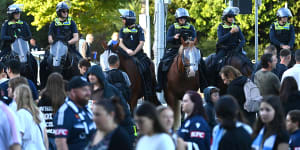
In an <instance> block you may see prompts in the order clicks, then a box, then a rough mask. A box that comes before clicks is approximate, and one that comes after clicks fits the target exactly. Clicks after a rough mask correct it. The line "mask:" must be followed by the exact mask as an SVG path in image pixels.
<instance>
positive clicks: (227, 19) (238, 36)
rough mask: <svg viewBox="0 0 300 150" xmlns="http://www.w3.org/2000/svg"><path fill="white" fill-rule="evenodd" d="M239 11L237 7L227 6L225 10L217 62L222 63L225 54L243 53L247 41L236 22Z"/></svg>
mask: <svg viewBox="0 0 300 150" xmlns="http://www.w3.org/2000/svg"><path fill="white" fill-rule="evenodd" d="M239 11H240V10H239V8H237V7H227V8H226V9H225V10H224V11H223V14H222V21H223V22H222V23H220V24H219V26H218V42H217V51H216V60H215V63H220V62H221V60H222V59H223V58H224V56H227V55H230V54H239V53H242V48H243V46H244V45H245V42H246V41H245V37H244V35H243V33H242V31H241V29H240V27H239V26H238V25H236V24H235V16H236V15H237V14H238V13H239Z"/></svg>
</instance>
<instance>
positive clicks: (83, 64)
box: [78, 58, 91, 76]
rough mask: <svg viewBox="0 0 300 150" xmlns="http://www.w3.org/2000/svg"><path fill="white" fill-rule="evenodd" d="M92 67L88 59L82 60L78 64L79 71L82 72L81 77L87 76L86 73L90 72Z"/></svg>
mask: <svg viewBox="0 0 300 150" xmlns="http://www.w3.org/2000/svg"><path fill="white" fill-rule="evenodd" d="M90 67H91V63H90V62H89V61H88V60H87V59H84V58H82V59H80V60H79V63H78V69H79V72H80V75H82V76H86V72H87V71H88V70H89V68H90Z"/></svg>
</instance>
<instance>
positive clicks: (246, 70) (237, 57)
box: [205, 53, 253, 95]
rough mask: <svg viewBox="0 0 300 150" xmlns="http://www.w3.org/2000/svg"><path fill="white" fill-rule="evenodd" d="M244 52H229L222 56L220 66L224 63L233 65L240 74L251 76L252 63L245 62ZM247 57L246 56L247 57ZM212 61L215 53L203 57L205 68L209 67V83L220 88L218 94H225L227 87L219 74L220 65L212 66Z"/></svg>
mask: <svg viewBox="0 0 300 150" xmlns="http://www.w3.org/2000/svg"><path fill="white" fill-rule="evenodd" d="M243 55H244V54H240V53H237V54H231V55H227V56H226V57H224V58H223V62H224V63H222V66H225V65H230V66H233V67H235V68H236V69H238V70H239V71H240V72H241V73H242V75H244V76H246V77H248V78H251V75H252V72H253V64H252V63H251V62H250V61H249V63H247V62H246V61H245V60H243V58H244V59H246V56H243ZM247 59H248V58H247ZM213 61H215V53H213V54H210V55H209V56H208V57H207V58H206V59H205V64H206V66H207V68H209V69H208V70H209V73H208V77H210V78H209V80H208V81H210V82H209V85H214V86H216V87H218V88H220V94H221V95H223V94H226V89H227V85H225V84H224V83H223V80H222V79H221V77H220V75H219V71H220V68H221V67H218V66H216V65H215V66H213Z"/></svg>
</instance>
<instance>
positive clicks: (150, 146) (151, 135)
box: [134, 102, 175, 150]
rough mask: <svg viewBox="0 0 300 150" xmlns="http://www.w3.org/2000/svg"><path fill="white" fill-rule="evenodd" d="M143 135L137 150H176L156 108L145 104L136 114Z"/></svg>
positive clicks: (135, 117)
mask: <svg viewBox="0 0 300 150" xmlns="http://www.w3.org/2000/svg"><path fill="white" fill-rule="evenodd" d="M134 119H135V121H136V124H137V127H138V129H139V132H140V134H141V138H140V139H139V140H138V143H137V146H136V150H175V145H174V142H173V140H172V138H171V136H170V135H169V134H167V131H166V130H165V128H164V127H163V126H162V124H161V122H160V121H159V117H158V114H157V111H156V109H155V106H154V105H153V104H151V103H148V102H145V103H143V104H142V105H140V106H139V107H138V108H137V109H136V111H135V114H134Z"/></svg>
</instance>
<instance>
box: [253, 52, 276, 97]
mask: <svg viewBox="0 0 300 150" xmlns="http://www.w3.org/2000/svg"><path fill="white" fill-rule="evenodd" d="M276 63H277V58H276V56H274V55H272V54H264V55H262V56H261V66H262V68H261V69H260V70H259V71H257V72H256V73H255V75H254V83H255V84H256V85H257V87H258V88H259V91H260V94H261V95H262V96H267V95H271V94H273V95H279V88H280V81H279V78H278V77H277V76H276V75H275V74H274V73H272V72H271V71H272V69H273V68H275V67H276Z"/></svg>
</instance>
